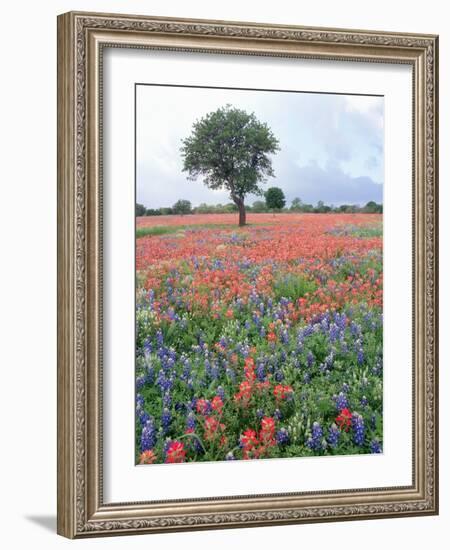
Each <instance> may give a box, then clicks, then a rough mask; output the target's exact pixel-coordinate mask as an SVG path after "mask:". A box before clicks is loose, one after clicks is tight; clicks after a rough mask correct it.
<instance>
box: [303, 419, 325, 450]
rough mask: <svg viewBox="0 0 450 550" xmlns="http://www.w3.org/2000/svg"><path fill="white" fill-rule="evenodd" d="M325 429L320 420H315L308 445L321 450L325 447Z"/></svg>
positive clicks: (307, 441)
mask: <svg viewBox="0 0 450 550" xmlns="http://www.w3.org/2000/svg"><path fill="white" fill-rule="evenodd" d="M322 440H323V429H322V426H321V425H320V424H319V422H314V423H313V425H312V431H311V436H310V437H309V438H308V439H307V440H306V445H307V447H309V448H310V449H312V450H313V451H321V450H322V449H323V441H322Z"/></svg>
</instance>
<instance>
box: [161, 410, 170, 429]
mask: <svg viewBox="0 0 450 550" xmlns="http://www.w3.org/2000/svg"><path fill="white" fill-rule="evenodd" d="M171 422H172V415H171V413H170V411H169V409H167V408H165V409H164V410H163V412H162V415H161V427H162V430H163V433H164V434H166V433H167V432H168V431H169V428H170V423H171Z"/></svg>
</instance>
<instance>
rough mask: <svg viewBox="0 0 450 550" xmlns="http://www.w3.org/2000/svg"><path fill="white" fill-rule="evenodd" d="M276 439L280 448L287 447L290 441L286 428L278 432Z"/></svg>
mask: <svg viewBox="0 0 450 550" xmlns="http://www.w3.org/2000/svg"><path fill="white" fill-rule="evenodd" d="M275 438H276V440H277V443H278V445H280V446H283V445H287V444H288V443H289V441H290V438H289V433H288V431H287V430H286V428H281V429H280V430H278V431H277V433H276V436H275Z"/></svg>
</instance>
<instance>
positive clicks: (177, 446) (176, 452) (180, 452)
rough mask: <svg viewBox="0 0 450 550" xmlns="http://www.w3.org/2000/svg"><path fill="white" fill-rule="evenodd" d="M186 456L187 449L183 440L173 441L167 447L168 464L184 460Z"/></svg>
mask: <svg viewBox="0 0 450 550" xmlns="http://www.w3.org/2000/svg"><path fill="white" fill-rule="evenodd" d="M185 458H186V451H185V450H184V445H183V443H181V441H172V443H171V444H170V445H169V448H168V449H167V456H166V462H167V463H168V464H177V463H180V462H184V461H185Z"/></svg>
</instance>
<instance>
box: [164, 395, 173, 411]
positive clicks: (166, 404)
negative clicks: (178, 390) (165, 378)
mask: <svg viewBox="0 0 450 550" xmlns="http://www.w3.org/2000/svg"><path fill="white" fill-rule="evenodd" d="M171 405H172V396H171V395H170V393H169V392H166V393H165V394H164V395H163V407H164V408H169V407H170V406H171Z"/></svg>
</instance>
